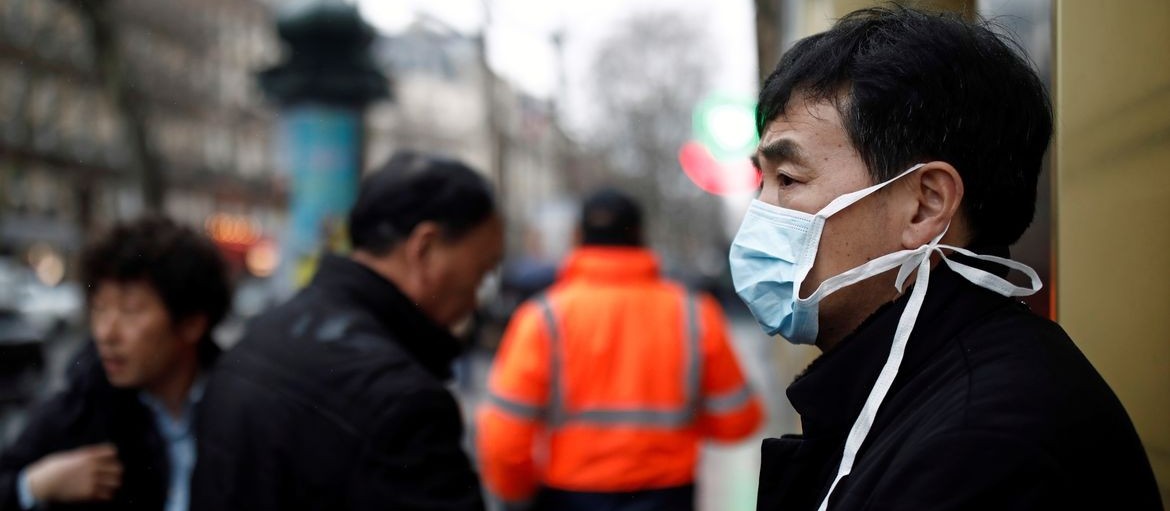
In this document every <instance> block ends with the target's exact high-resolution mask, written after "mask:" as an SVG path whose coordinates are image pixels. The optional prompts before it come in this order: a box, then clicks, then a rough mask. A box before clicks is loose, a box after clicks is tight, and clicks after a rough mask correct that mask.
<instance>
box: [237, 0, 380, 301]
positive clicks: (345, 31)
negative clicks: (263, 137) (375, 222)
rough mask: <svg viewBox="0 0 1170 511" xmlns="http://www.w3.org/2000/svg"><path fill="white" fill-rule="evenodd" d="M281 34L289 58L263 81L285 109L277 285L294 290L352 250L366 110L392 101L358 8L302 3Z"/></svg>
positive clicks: (285, 18) (281, 25) (282, 22)
mask: <svg viewBox="0 0 1170 511" xmlns="http://www.w3.org/2000/svg"><path fill="white" fill-rule="evenodd" d="M277 30H278V33H279V35H280V38H281V39H282V40H283V41H284V42H285V43H286V45H287V48H288V50H289V51H288V53H287V58H286V59H285V60H284V61H283V62H281V63H280V64H278V65H276V66H275V67H272V68H270V69H266V70H264V71H261V72H260V73H259V76H258V78H259V82H260V88H261V89H262V90H263V91H264V93H265V94H267V95H268V96H269V97H270V98H272V99H273V100H275V101H276V102H277V103H278V104H279V105H280V116H279V122H278V129H279V136H278V147H277V153H278V158H277V160H278V161H279V162H280V166H281V167H283V168H284V169H287V172H288V175H287V177H288V183H289V191H290V196H289V218H288V229H287V231H286V233H285V237H284V240H283V243H282V250H281V252H282V257H281V263H280V270H279V273H278V276H279V277H278V278H279V279H280V281H281V282H280V283H281V285H282V286H283V287H284V290H285V291H290V290H292V289H295V288H297V287H300V286H301V285H303V284H305V283H306V282H307V280H308V278H309V277H311V275H312V273H313V271H314V269H315V268H316V261H317V258H318V257H319V255H320V253H321V252H322V251H323V250H345V249H346V248H347V247H346V245H347V241H348V236H346V233H345V224H346V216H347V214H348V212H349V209H350V208H351V207H352V206H353V202H354V200H355V198H356V197H357V188H358V181H359V179H360V176H361V169H362V164H363V162H362V152H363V147H364V140H363V139H364V131H365V129H364V122H363V119H364V111H365V108H366V106H367V105H369V104H370V103H371V102H373V101H376V100H379V99H390V97H391V94H390V87H389V80H388V79H387V77H386V76H385V75H383V74H382V73H381V72H380V71H379V70H378V69H377V67H376V66H375V64H374V62H373V59H372V58H371V56H370V52H369V48H370V45H371V43H372V42H373V41H374V38H375V37H376V33H375V31H374V29H373V28H372V27H370V25H369V24H367V23H366V22H365V21H364V20H362V17H361V14H359V13H358V11H357V8H356V7H354V6H352V5H349V4H346V3H343V2H341V1H338V0H319V1H316V2H310V3H308V4H303V5H302V6H301V7H299V8H297V9H295V10H292V11H288V12H285V13H284V14H282V15H281V16H280V17H279V19H278V21H277Z"/></svg>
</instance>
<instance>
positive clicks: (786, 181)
mask: <svg viewBox="0 0 1170 511" xmlns="http://www.w3.org/2000/svg"><path fill="white" fill-rule="evenodd" d="M776 182H777V183H779V184H780V186H781V187H786V186H791V185H793V184H795V183H796V180H795V179H792V178H791V177H789V176H788V175H787V174H784V173H779V172H778V173H776Z"/></svg>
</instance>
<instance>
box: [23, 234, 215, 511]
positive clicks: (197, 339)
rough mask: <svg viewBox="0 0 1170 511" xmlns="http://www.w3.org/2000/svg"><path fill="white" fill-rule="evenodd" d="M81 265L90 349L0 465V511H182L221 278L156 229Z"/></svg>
mask: <svg viewBox="0 0 1170 511" xmlns="http://www.w3.org/2000/svg"><path fill="white" fill-rule="evenodd" d="M82 259H83V261H82V272H83V276H82V280H83V282H84V284H85V291H86V303H87V305H88V309H89V328H90V334H91V335H92V337H93V342H92V343H89V344H88V345H87V346H86V347H85V349H84V350H83V351H82V353H81V355H80V356H79V357H78V359H77V360H76V361H75V363H74V364H72V365H71V367H70V369H69V375H68V386H67V388H66V389H65V390H64V391H63V392H61V393H60V394H58V395H56V396H54V397H53V398H52V399H50V400H49V401H48V402H46V403H45V404H43V405H42V406H40V407H39V408H38V409H37V410H36V411H34V413H33V414H32V418H31V420H30V421H29V423H28V425H27V427H26V428H25V431H24V433H23V434H22V435H21V436H20V438H18V439H17V441H16V442H15V443H14V444H12V446H11V447H10V448H9V450H7V451H5V452H4V454H3V456H0V509H2V510H4V511H11V510H16V509H26V510H30V509H58V508H59V507H67V508H69V509H95V510H96V509H110V510H119V511H133V510H143V511H163V510H166V511H184V510H186V509H187V508H188V501H189V498H188V493H189V483H190V478H191V473H192V470H193V469H194V465H195V462H196V455H195V450H196V448H195V444H196V439H197V435H196V432H195V431H193V429H192V421H193V420H194V418H193V416H194V415H196V408H197V405H199V404H200V396H201V395H202V392H203V385H204V379H205V375H206V374H207V371H208V369H209V368H210V367H211V364H212V363H213V362H214V361H215V360H216V358H217V357H218V356H219V348H217V347H216V345H215V343H214V342H213V341H212V339H211V331H212V329H213V328H215V325H216V324H217V323H219V321H220V320H221V319H222V318H223V316H224V314H225V313H226V312H227V309H228V305H229V302H230V299H231V293H230V288H229V285H228V272H227V266H226V264H225V263H224V261H223V259H222V258H221V256H220V253H219V250H218V249H217V248H216V247H215V245H214V244H213V243H212V242H211V241H210V240H208V239H207V238H206V237H204V236H202V235H200V234H198V233H196V232H195V231H194V230H192V229H190V228H187V227H182V226H179V225H177V224H176V223H174V222H172V221H170V220H166V219H161V218H147V219H143V220H139V221H137V222H132V223H126V224H121V225H118V226H115V227H114V228H113V229H112V230H111V231H110V232H109V233H107V234H106V235H105V236H103V237H101V238H100V239H98V240H96V241H95V242H94V243H93V244H92V245H90V246H89V247H87V248H86V250H85V253H84V254H83V257H82Z"/></svg>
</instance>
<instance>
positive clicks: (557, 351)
mask: <svg viewBox="0 0 1170 511" xmlns="http://www.w3.org/2000/svg"><path fill="white" fill-rule="evenodd" d="M535 301H536V303H537V305H539V306H540V309H541V312H542V313H543V314H544V322H545V325H546V326H547V327H548V346H549V348H548V351H549V371H548V379H549V399H548V403H549V404H548V418H547V419H548V424H549V426H550V427H552V428H558V427H561V426H563V425H565V424H566V423H587V424H598V425H607V426H609V425H631V426H653V427H671V428H680V427H687V426H690V425H691V424H693V423H694V422H695V419H696V417H698V413H699V407H700V406H701V403H702V399H703V397H702V396H703V394H702V376H703V353H702V338H701V336H702V326H701V324H700V321H699V314H698V310H697V309H698V300H697V297H696V296H695V294H694V293H690V292H688V293H687V296H686V300H685V304H684V305H685V306H684V309H683V323H684V325H683V326H684V328H683V331H684V334H685V339H684V340H683V342H684V344H685V351H686V360H685V361H684V362H683V363H684V364H686V366H685V369H684V370H683V381H682V384H683V391H684V392H685V397H684V398H685V402H684V403H683V405H682V406H681V407H679V408H678V409H673V410H646V409H643V410H607V409H596V408H595V409H588V410H580V411H575V412H572V413H568V412H566V411H565V406H564V394H563V388H564V387H563V385H564V382H563V381H562V377H561V367H562V363H563V359H562V353H561V342H562V340H563V339H562V338H561V334H560V328H558V325H557V317H556V313H555V312H554V311H553V307H552V303H551V302H549V299H548V296H547V295H541V296H539V297H537V298H536V299H535Z"/></svg>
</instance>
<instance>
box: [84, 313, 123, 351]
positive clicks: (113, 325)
mask: <svg viewBox="0 0 1170 511" xmlns="http://www.w3.org/2000/svg"><path fill="white" fill-rule="evenodd" d="M118 331H119V329H118V318H117V314H103V315H102V316H101V317H98V318H94V321H93V332H91V333H92V334H93V338H94V340H95V341H97V342H98V343H99V344H117V342H118V340H119V338H120V336H119V335H118Z"/></svg>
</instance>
